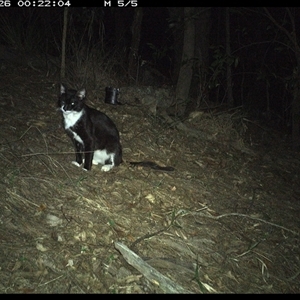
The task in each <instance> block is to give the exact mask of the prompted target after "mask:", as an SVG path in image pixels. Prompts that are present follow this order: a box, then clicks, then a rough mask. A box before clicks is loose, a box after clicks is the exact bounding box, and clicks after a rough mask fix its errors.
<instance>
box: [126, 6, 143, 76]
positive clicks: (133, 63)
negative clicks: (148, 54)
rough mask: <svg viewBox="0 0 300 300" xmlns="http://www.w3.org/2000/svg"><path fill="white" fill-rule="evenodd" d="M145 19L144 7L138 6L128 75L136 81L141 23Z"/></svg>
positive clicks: (135, 14)
mask: <svg viewBox="0 0 300 300" xmlns="http://www.w3.org/2000/svg"><path fill="white" fill-rule="evenodd" d="M142 19H143V9H142V7H137V8H135V10H134V19H133V23H132V28H131V32H132V40H131V47H130V51H129V62H128V75H129V78H130V79H131V80H134V81H135V82H137V81H138V72H139V57H138V53H139V46H140V39H141V25H142Z"/></svg>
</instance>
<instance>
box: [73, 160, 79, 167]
mask: <svg viewBox="0 0 300 300" xmlns="http://www.w3.org/2000/svg"><path fill="white" fill-rule="evenodd" d="M72 164H73V165H74V166H76V167H81V165H80V164H79V163H78V162H77V161H72Z"/></svg>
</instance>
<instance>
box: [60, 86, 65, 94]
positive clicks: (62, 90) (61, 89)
mask: <svg viewBox="0 0 300 300" xmlns="http://www.w3.org/2000/svg"><path fill="white" fill-rule="evenodd" d="M65 92H66V88H65V86H64V85H63V84H60V94H61V95H62V94H64V93H65Z"/></svg>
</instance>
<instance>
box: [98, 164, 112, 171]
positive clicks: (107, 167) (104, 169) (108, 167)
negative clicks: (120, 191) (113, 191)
mask: <svg viewBox="0 0 300 300" xmlns="http://www.w3.org/2000/svg"><path fill="white" fill-rule="evenodd" d="M112 168H113V165H104V166H102V168H101V171H102V172H108V171H109V170H111V169H112Z"/></svg>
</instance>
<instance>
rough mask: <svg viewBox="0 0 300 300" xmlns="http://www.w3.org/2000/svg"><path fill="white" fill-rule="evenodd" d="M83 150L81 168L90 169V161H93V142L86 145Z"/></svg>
mask: <svg viewBox="0 0 300 300" xmlns="http://www.w3.org/2000/svg"><path fill="white" fill-rule="evenodd" d="M84 150H85V152H84V167H83V169H84V170H85V171H90V170H91V168H92V161H93V156H94V151H93V144H91V145H86V147H85V149H84Z"/></svg>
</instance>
